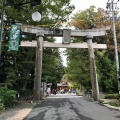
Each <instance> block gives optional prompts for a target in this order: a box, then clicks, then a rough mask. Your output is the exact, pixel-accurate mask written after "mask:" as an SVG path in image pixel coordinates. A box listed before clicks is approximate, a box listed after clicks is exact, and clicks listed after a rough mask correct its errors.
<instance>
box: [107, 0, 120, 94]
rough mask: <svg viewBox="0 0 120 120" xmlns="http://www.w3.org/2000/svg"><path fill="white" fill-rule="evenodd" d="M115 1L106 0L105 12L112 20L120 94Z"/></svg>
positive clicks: (119, 83)
mask: <svg viewBox="0 0 120 120" xmlns="http://www.w3.org/2000/svg"><path fill="white" fill-rule="evenodd" d="M118 2H119V0H117V2H114V0H111V2H110V0H108V2H107V6H106V8H107V9H108V11H107V12H110V13H111V12H112V20H113V37H114V46H115V57H116V69H117V81H118V90H119V94H120V82H119V77H120V76H119V58H118V46H117V38H116V26H115V19H116V12H115V9H116V8H117V3H118Z"/></svg>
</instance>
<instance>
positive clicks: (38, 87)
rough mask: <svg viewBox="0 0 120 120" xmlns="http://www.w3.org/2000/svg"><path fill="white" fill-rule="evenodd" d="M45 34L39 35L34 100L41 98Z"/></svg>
mask: <svg viewBox="0 0 120 120" xmlns="http://www.w3.org/2000/svg"><path fill="white" fill-rule="evenodd" d="M43 36H44V35H43V34H41V35H39V36H37V37H38V39H37V48H36V63H35V80H34V101H37V102H39V101H40V99H41V78H42V75H41V73H42V55H43Z"/></svg>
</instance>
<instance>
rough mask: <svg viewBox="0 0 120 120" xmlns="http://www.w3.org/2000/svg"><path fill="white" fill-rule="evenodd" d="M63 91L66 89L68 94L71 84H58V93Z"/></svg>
mask: <svg viewBox="0 0 120 120" xmlns="http://www.w3.org/2000/svg"><path fill="white" fill-rule="evenodd" d="M62 89H64V90H65V92H68V91H69V89H70V83H69V82H64V81H60V83H57V88H56V90H57V92H60V91H61V90H62Z"/></svg>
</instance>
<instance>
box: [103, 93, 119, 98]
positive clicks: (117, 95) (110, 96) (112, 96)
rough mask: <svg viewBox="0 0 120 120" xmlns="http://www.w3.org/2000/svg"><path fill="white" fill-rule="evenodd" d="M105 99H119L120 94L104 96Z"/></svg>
mask: <svg viewBox="0 0 120 120" xmlns="http://www.w3.org/2000/svg"><path fill="white" fill-rule="evenodd" d="M105 99H120V94H108V95H105Z"/></svg>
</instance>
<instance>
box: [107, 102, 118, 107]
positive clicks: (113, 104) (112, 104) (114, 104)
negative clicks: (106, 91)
mask: <svg viewBox="0 0 120 120" xmlns="http://www.w3.org/2000/svg"><path fill="white" fill-rule="evenodd" d="M108 104H109V105H111V106H115V107H117V106H118V104H117V103H115V102H109V103H108Z"/></svg>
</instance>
